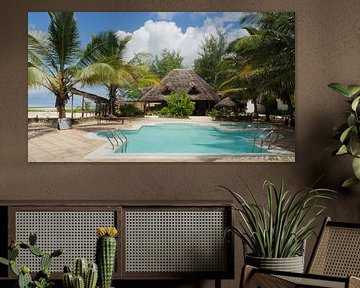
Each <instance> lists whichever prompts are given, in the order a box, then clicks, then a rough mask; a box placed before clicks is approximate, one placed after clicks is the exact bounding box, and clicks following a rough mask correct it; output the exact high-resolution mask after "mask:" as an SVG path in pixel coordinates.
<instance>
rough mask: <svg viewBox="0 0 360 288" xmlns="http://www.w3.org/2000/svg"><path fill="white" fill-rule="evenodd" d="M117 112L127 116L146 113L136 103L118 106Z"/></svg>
mask: <svg viewBox="0 0 360 288" xmlns="http://www.w3.org/2000/svg"><path fill="white" fill-rule="evenodd" d="M115 111H116V114H117V115H119V116H125V117H136V116H142V115H144V112H143V111H142V110H141V109H139V108H137V107H136V106H135V105H134V104H123V105H120V106H118V107H116V110H115Z"/></svg>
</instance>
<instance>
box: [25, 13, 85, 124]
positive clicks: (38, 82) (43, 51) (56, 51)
mask: <svg viewBox="0 0 360 288" xmlns="http://www.w3.org/2000/svg"><path fill="white" fill-rule="evenodd" d="M49 16H50V24H49V28H48V32H47V33H45V32H41V31H29V33H28V85H29V86H31V87H39V86H40V87H44V88H46V89H48V90H49V91H50V92H52V93H53V94H54V95H55V98H56V101H55V107H56V109H57V111H58V113H59V118H64V117H65V104H66V102H67V100H68V99H69V96H70V95H69V94H70V93H71V88H72V87H73V86H74V85H75V84H76V80H75V79H74V72H75V70H76V64H77V59H78V58H77V56H78V52H79V50H80V38H79V33H78V29H77V24H76V19H75V17H74V13H70V12H56V13H55V12H53V13H49Z"/></svg>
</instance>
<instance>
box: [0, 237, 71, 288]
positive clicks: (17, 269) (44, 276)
mask: <svg viewBox="0 0 360 288" xmlns="http://www.w3.org/2000/svg"><path fill="white" fill-rule="evenodd" d="M36 242H37V236H36V234H35V233H30V236H29V243H25V242H19V243H12V244H11V246H10V248H9V252H8V257H9V258H8V259H6V258H3V257H0V263H1V264H4V265H7V266H10V269H11V271H12V272H13V273H14V274H15V275H16V276H17V277H18V287H19V288H49V287H52V286H53V282H52V281H51V280H50V275H51V273H50V270H49V269H50V265H51V263H52V259H53V258H54V257H58V256H60V255H62V254H63V253H64V250H63V249H57V250H55V251H54V252H52V253H45V252H43V251H42V250H41V249H40V248H39V247H37V246H36ZM20 249H23V250H28V251H29V252H30V253H31V254H33V255H34V256H36V257H39V258H40V259H41V261H40V268H41V270H40V271H39V272H38V273H36V275H35V278H34V280H33V279H32V277H31V274H30V268H29V267H28V266H26V265H22V266H19V264H18V263H16V259H17V257H18V256H19V253H20Z"/></svg>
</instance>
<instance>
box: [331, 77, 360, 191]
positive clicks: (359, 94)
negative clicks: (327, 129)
mask: <svg viewBox="0 0 360 288" xmlns="http://www.w3.org/2000/svg"><path fill="white" fill-rule="evenodd" d="M329 87H330V88H331V89H333V90H334V91H336V92H337V93H339V94H340V95H342V96H344V97H346V98H347V102H348V103H349V104H350V105H351V109H350V110H349V112H348V113H347V114H348V117H347V121H346V122H345V123H342V124H341V125H338V126H336V127H335V128H334V130H335V131H336V132H337V133H338V135H337V136H338V137H339V140H340V147H339V148H337V149H336V151H335V152H334V154H335V155H350V156H351V157H352V169H353V171H354V176H353V177H351V178H349V179H347V180H346V181H345V182H344V183H343V184H342V186H343V187H349V186H351V185H353V184H359V183H360V85H344V84H340V83H331V84H329Z"/></svg>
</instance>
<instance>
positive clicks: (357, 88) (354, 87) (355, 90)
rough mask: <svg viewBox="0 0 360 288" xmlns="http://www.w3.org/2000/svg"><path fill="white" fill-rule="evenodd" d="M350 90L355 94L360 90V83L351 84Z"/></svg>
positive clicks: (352, 94)
mask: <svg viewBox="0 0 360 288" xmlns="http://www.w3.org/2000/svg"><path fill="white" fill-rule="evenodd" d="M348 91H349V93H350V94H351V96H355V95H357V94H358V93H359V92H360V85H349V86H348Z"/></svg>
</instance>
